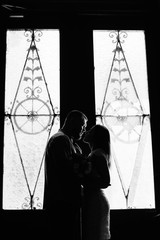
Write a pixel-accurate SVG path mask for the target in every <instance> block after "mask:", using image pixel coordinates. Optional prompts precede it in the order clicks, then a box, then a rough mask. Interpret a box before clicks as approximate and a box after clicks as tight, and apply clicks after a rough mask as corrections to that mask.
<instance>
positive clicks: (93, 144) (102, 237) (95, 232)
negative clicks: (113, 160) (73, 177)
mask: <svg viewBox="0 0 160 240" xmlns="http://www.w3.org/2000/svg"><path fill="white" fill-rule="evenodd" d="M84 142H87V143H88V144H89V146H90V148H91V153H90V154H89V156H88V158H87V160H88V161H89V162H90V164H91V171H90V173H88V174H87V175H86V176H85V178H84V183H83V187H84V204H83V209H82V215H83V227H82V229H83V237H84V239H85V240H107V239H110V238H111V235H110V207H109V202H108V200H107V198H106V197H105V196H104V194H103V190H102V189H104V188H107V187H108V186H109V185H110V174H109V166H110V134H109V131H108V129H107V128H105V127H104V126H101V125H95V126H93V127H92V128H91V129H90V130H89V131H88V132H87V133H86V135H85V137H84Z"/></svg>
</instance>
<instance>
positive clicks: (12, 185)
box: [3, 29, 60, 209]
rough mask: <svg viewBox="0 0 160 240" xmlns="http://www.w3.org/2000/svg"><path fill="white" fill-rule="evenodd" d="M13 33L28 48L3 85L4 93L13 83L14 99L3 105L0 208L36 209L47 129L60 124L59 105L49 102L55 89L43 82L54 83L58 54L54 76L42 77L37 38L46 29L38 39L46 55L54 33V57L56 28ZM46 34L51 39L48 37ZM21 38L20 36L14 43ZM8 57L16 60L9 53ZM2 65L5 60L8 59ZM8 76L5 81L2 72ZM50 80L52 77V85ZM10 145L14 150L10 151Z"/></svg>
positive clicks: (50, 129) (41, 192)
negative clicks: (16, 70)
mask: <svg viewBox="0 0 160 240" xmlns="http://www.w3.org/2000/svg"><path fill="white" fill-rule="evenodd" d="M16 32H17V31H16ZM9 33H10V32H8V35H9ZM12 33H15V32H12ZM18 33H20V34H21V38H22V34H23V33H24V38H26V43H27V45H23V46H22V50H23V51H24V50H25V49H23V48H24V46H25V47H27V55H26V57H25V60H24V65H23V68H22V70H21V71H22V72H21V74H20V79H19V81H17V80H15V79H12V80H11V81H10V84H11V85H9V84H6V98H8V97H9V96H8V95H7V93H8V92H9V91H11V88H12V86H14V84H16V83H17V86H16V88H15V89H16V90H15V93H14V97H13V100H12V101H11V102H10V104H9V106H7V105H6V109H5V137H4V142H5V147H4V185H3V186H4V191H3V192H4V193H3V195H4V199H3V202H4V206H5V207H4V208H5V209H6V208H14V209H15V208H16V209H41V208H42V205H43V187H44V153H45V147H46V144H47V141H48V139H49V137H50V134H51V131H54V130H55V129H57V128H58V127H59V121H58V120H59V114H60V113H59V106H58V105H54V98H56V99H58V100H59V92H58V89H56V90H54V91H55V93H56V96H51V94H50V91H49V87H48V81H50V88H55V86H58V84H59V78H58V71H59V67H58V57H56V59H55V61H57V63H56V64H57V69H56V72H57V75H56V74H55V78H56V79H50V80H48V79H46V76H45V72H44V70H43V66H42V65H43V64H42V61H41V57H40V54H39V52H40V51H41V45H38V43H39V42H40V41H41V37H42V35H43V34H46V35H47V34H48V35H47V36H48V37H46V40H45V41H44V43H43V50H42V51H43V55H44V54H45V55H47V54H46V53H45V51H46V50H47V48H48V53H50V52H49V50H50V49H51V46H50V45H49V42H50V41H49V40H51V39H52V41H53V40H54V37H56V40H55V41H56V46H55V52H53V53H50V55H52V57H53V56H54V54H56V55H57V56H58V54H59V52H58V51H59V48H57V46H58V44H59V39H58V36H59V31H58V30H48V31H44V30H35V29H29V30H26V31H22V30H21V31H18ZM52 33H54V34H52ZM18 36H20V35H17V37H18ZM49 36H50V37H51V39H49ZM15 37H16V34H15V36H12V38H11V40H8V45H9V44H11V43H10V41H15V39H14V38H15ZM23 42H24V39H23V41H22V42H21V41H20V42H19V44H22V43H23ZM47 43H48V45H47ZM28 44H29V46H28ZM52 44H54V42H53V43H52ZM38 46H39V47H38ZM19 47H20V46H19ZM17 49H18V46H17ZM52 49H53V48H52ZM13 50H14V47H13ZM10 52H12V48H11V47H9V46H8V48H7V57H8V55H11V53H10ZM45 57H46V59H47V58H49V56H45ZM8 58H9V57H8ZM11 58H12V57H11ZM11 61H20V60H19V59H18V58H17V59H15V60H14V59H13V58H12V59H11ZM43 61H44V65H47V64H49V59H48V61H45V60H44V58H43ZM7 64H9V61H8V62H7ZM6 67H7V66H6ZM52 67H53V71H55V70H54V66H52ZM8 71H9V70H8ZM7 81H8V82H9V80H8V79H7V77H6V82H7ZM14 81H15V82H14ZM8 82H7V83H8ZM54 82H56V84H55V86H54ZM7 103H8V102H7ZM55 104H57V102H55ZM9 148H10V149H11V151H12V150H13V152H11V153H9ZM7 159H8V160H7ZM9 165H11V167H10V166H9ZM7 188H8V189H7ZM25 194H26V196H25ZM39 195H40V196H39ZM22 201H24V202H22ZM14 202H16V204H15V203H14Z"/></svg>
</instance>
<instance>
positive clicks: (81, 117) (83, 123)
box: [62, 110, 88, 140]
mask: <svg viewBox="0 0 160 240" xmlns="http://www.w3.org/2000/svg"><path fill="white" fill-rule="evenodd" d="M87 121H88V119H87V117H86V115H85V114H84V113H82V112H81V111H78V110H72V111H71V112H69V113H68V115H67V117H66V119H65V121H64V124H63V127H62V129H63V130H65V132H66V133H67V134H68V135H69V136H70V137H72V138H73V139H76V140H79V139H81V137H82V135H83V133H84V132H85V131H86V127H87Z"/></svg>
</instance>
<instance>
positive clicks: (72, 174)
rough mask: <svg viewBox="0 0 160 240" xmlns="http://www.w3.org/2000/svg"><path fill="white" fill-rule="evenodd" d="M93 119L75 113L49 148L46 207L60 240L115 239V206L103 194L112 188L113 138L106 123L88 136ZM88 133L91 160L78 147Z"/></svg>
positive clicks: (86, 137)
mask: <svg viewBox="0 0 160 240" xmlns="http://www.w3.org/2000/svg"><path fill="white" fill-rule="evenodd" d="M87 121H88V119H87V117H86V115H85V114H83V113H82V112H80V111H77V110H73V111H71V112H70V113H69V114H68V115H67V117H66V119H65V121H64V124H63V126H62V128H61V129H60V130H59V131H58V132H57V133H56V134H54V135H53V136H52V137H51V138H50V140H49V142H48V144H47V148H46V155H45V174H46V179H45V193H44V209H45V210H46V212H47V215H48V216H49V224H50V225H49V230H50V234H52V235H50V237H51V238H54V239H56V240H65V239H69V240H80V239H81V237H83V239H84V240H107V239H109V238H110V231H109V230H110V229H109V227H110V219H109V218H110V212H109V203H108V200H107V199H106V197H105V196H104V195H103V193H102V189H103V188H107V187H108V186H109V185H110V175H109V170H108V167H109V161H110V135H109V131H108V130H107V128H105V127H103V126H101V125H95V126H93V127H92V128H91V129H90V130H89V131H88V132H86V127H87ZM85 132H86V133H85ZM84 133H85V136H84V141H85V142H87V143H88V144H89V146H90V149H91V153H90V154H89V156H88V157H87V158H85V157H84V155H83V153H82V150H81V148H80V147H79V146H78V144H77V143H76V141H77V140H80V139H81V138H82V136H83V134H84ZM81 209H82V214H81Z"/></svg>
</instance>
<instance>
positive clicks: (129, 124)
mask: <svg viewBox="0 0 160 240" xmlns="http://www.w3.org/2000/svg"><path fill="white" fill-rule="evenodd" d="M102 119H103V124H104V125H106V126H107V127H108V128H109V129H110V130H111V132H112V133H113V135H114V136H115V137H116V138H117V139H118V140H120V141H122V142H125V143H134V142H137V141H139V139H140V136H141V129H142V112H141V111H140V110H139V109H138V107H136V106H134V105H133V104H132V103H130V102H129V101H127V100H125V99H123V100H122V99H121V100H115V101H113V102H111V103H109V104H108V105H107V106H106V108H105V110H104V114H103V118H102Z"/></svg>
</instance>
